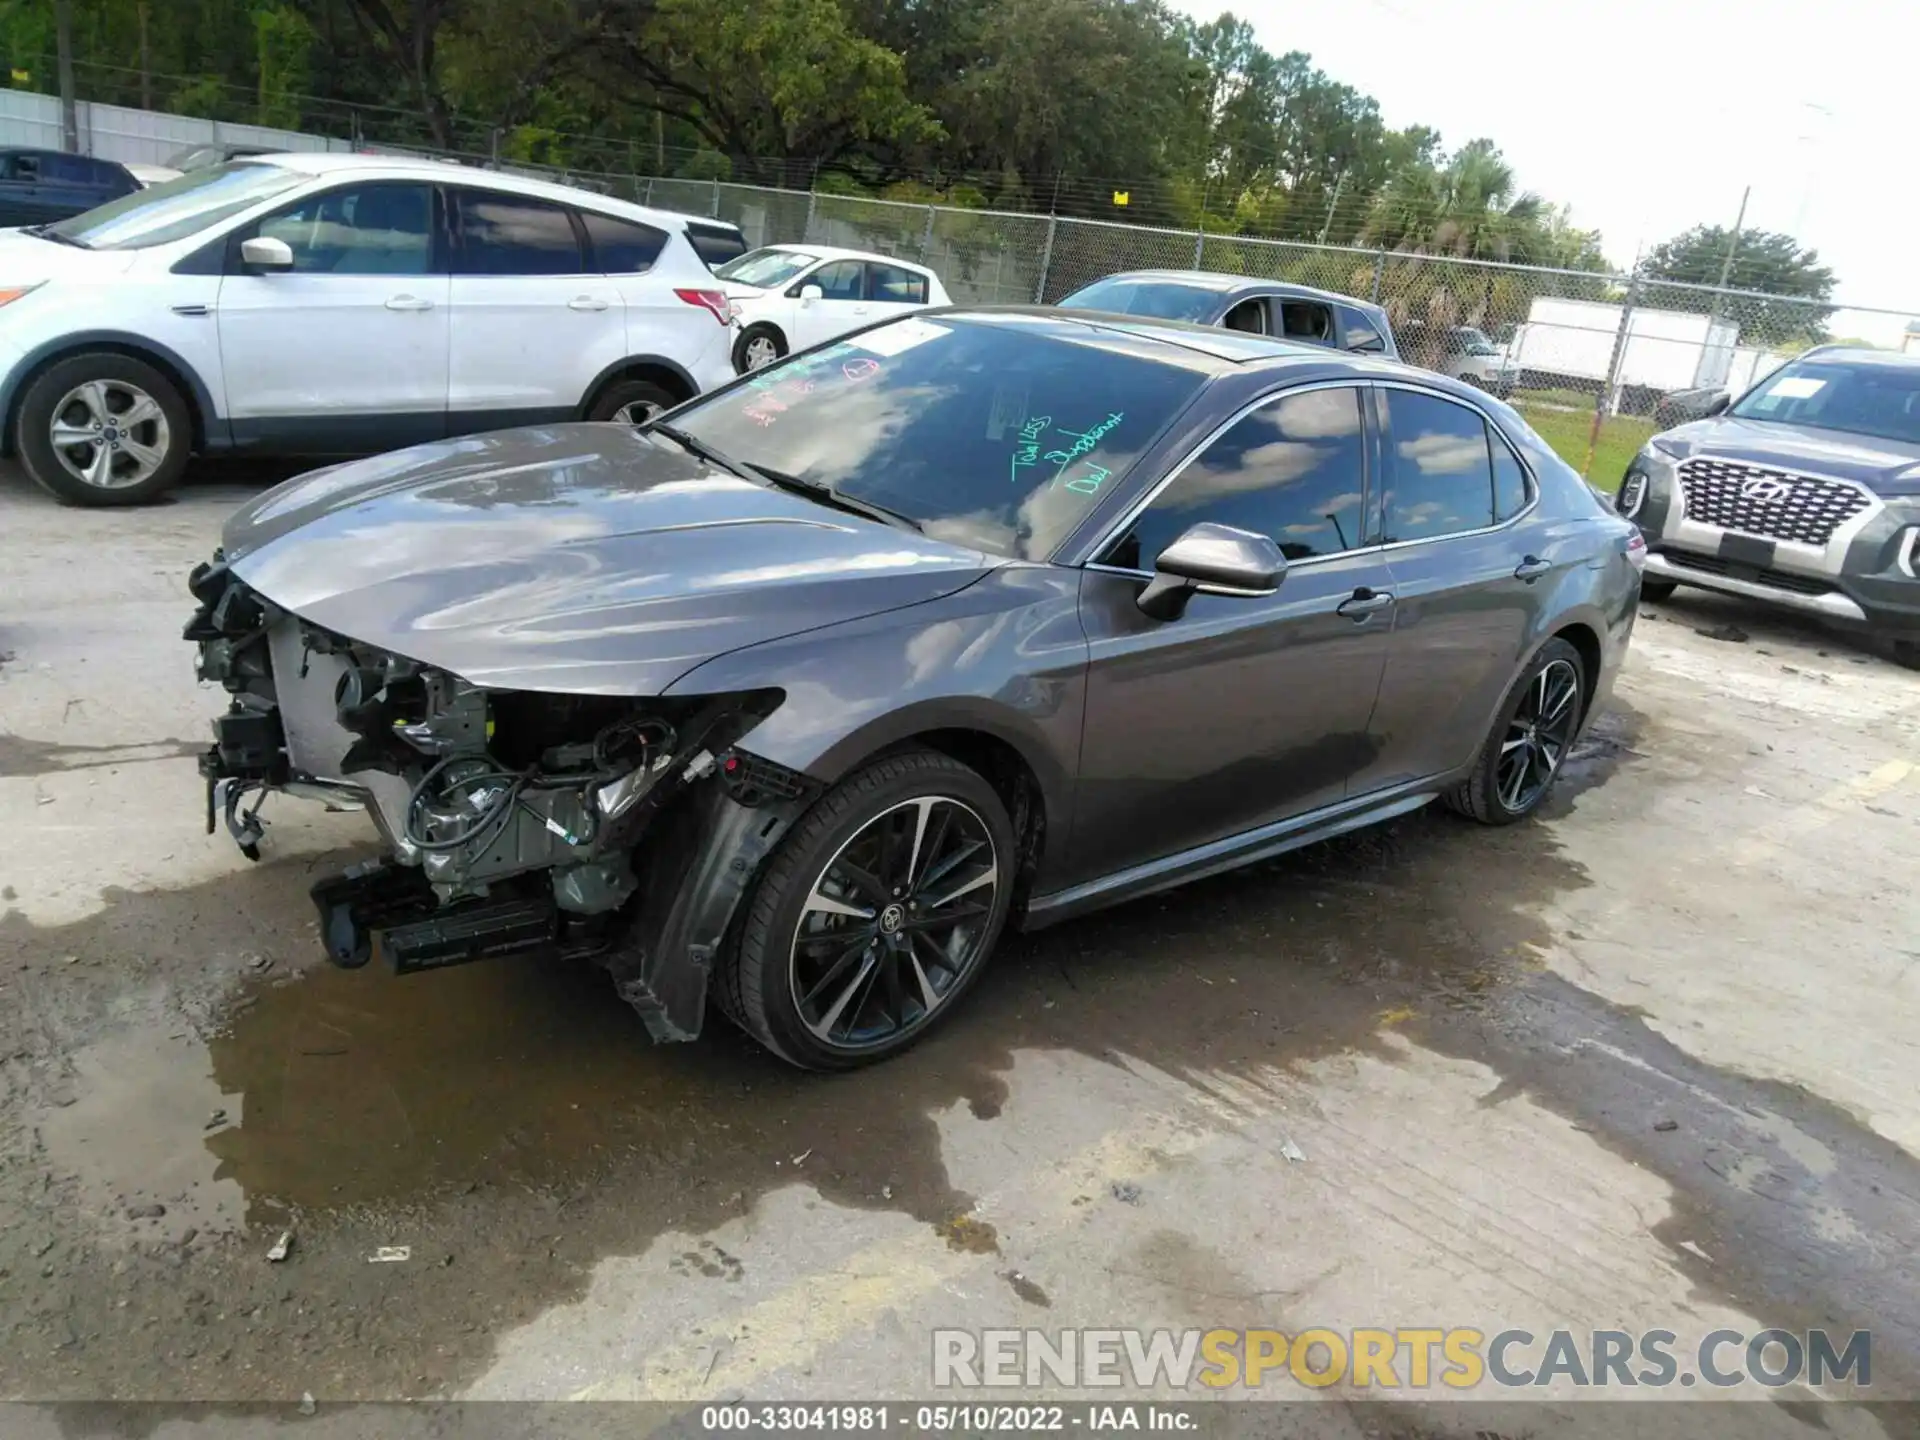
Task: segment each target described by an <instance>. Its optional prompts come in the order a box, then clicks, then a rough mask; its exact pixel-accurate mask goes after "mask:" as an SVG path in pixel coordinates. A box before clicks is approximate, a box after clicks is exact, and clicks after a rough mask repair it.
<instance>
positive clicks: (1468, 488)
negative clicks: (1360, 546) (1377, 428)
mask: <svg viewBox="0 0 1920 1440" xmlns="http://www.w3.org/2000/svg"><path fill="white" fill-rule="evenodd" d="M1380 398H1381V402H1382V406H1383V408H1384V409H1385V411H1386V414H1387V455H1388V467H1387V468H1388V474H1387V484H1386V491H1385V495H1384V501H1385V504H1384V509H1385V512H1386V539H1387V541H1388V543H1389V544H1391V543H1393V542H1395V541H1405V540H1431V539H1434V538H1436V537H1438V536H1442V535H1458V534H1462V533H1464V532H1466V531H1469V530H1485V529H1487V528H1488V527H1490V526H1491V525H1492V524H1493V517H1494V498H1493V497H1494V476H1493V461H1492V452H1491V451H1490V449H1489V448H1488V447H1489V445H1490V444H1491V443H1492V442H1493V440H1494V437H1493V436H1491V435H1489V434H1488V433H1487V422H1486V421H1485V420H1484V419H1482V418H1481V415H1480V412H1479V411H1477V410H1469V409H1468V408H1467V407H1466V406H1464V405H1458V404H1455V403H1454V402H1453V401H1451V400H1446V399H1442V398H1441V397H1440V396H1438V395H1430V394H1427V393H1426V392H1424V391H1417V390H1394V389H1383V390H1381V392H1380ZM1509 458H1511V456H1509ZM1524 483H1525V482H1524V480H1523V481H1522V484H1523V486H1524Z"/></svg>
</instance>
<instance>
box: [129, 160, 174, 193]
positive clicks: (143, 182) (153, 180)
mask: <svg viewBox="0 0 1920 1440" xmlns="http://www.w3.org/2000/svg"><path fill="white" fill-rule="evenodd" d="M127 173H128V174H129V175H131V176H133V178H134V179H135V180H138V181H139V182H140V188H141V189H142V190H151V189H152V188H153V187H154V186H156V185H164V184H165V183H166V182H167V181H169V180H178V179H179V178H180V176H181V175H182V174H184V173H185V172H184V171H180V170H176V169H174V168H173V167H172V166H171V165H142V164H140V163H139V162H137V161H129V162H128V164H127Z"/></svg>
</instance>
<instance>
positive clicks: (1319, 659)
mask: <svg viewBox="0 0 1920 1440" xmlns="http://www.w3.org/2000/svg"><path fill="white" fill-rule="evenodd" d="M1362 398H1363V397H1362V391H1361V389H1360V388H1359V387H1356V386H1353V385H1333V386H1317V387H1309V388H1305V389H1295V390H1291V391H1288V392H1284V393H1282V394H1280V395H1277V396H1273V397H1269V398H1268V399H1267V400H1265V401H1263V402H1262V403H1260V404H1259V405H1257V406H1256V407H1254V408H1253V409H1252V410H1250V411H1249V412H1247V413H1245V414H1244V415H1242V416H1241V417H1240V418H1238V419H1236V420H1234V421H1233V422H1232V423H1231V424H1230V425H1228V426H1227V427H1225V428H1224V429H1223V430H1222V431H1220V432H1219V433H1218V434H1217V435H1216V437H1215V438H1214V439H1212V440H1211V441H1209V442H1208V443H1207V444H1206V445H1205V446H1204V447H1202V449H1201V450H1200V452H1199V453H1198V454H1197V455H1196V456H1195V457H1194V458H1193V459H1192V460H1191V462H1190V463H1188V464H1187V465H1185V466H1184V468H1181V469H1179V470H1178V471H1177V472H1176V473H1175V474H1174V475H1173V477H1172V479H1171V480H1170V481H1169V482H1168V483H1167V484H1166V485H1165V487H1164V488H1163V489H1161V490H1160V491H1159V493H1158V494H1156V495H1154V496H1153V497H1152V498H1151V499H1150V500H1149V501H1148V502H1147V504H1146V506H1145V508H1144V509H1143V510H1141V512H1140V513H1139V514H1138V516H1137V517H1135V518H1133V519H1131V520H1129V521H1126V522H1124V524H1123V525H1122V527H1121V529H1120V530H1119V532H1118V534H1117V535H1116V536H1115V538H1114V539H1113V541H1112V542H1111V543H1110V544H1108V545H1107V546H1105V547H1103V549H1102V550H1101V551H1100V552H1099V558H1098V560H1097V561H1096V563H1095V564H1094V565H1093V566H1090V567H1089V568H1088V570H1087V573H1086V576H1085V580H1084V582H1083V585H1082V590H1081V612H1082V620H1083V624H1084V626H1085V629H1086V632H1087V636H1088V641H1089V645H1090V665H1089V669H1088V679H1087V698H1086V722H1085V729H1084V736H1083V741H1082V751H1081V766H1080V781H1079V795H1078V799H1077V803H1076V816H1077V818H1076V821H1075V825H1074V833H1073V839H1072V841H1071V849H1070V854H1071V859H1070V862H1069V863H1070V866H1071V868H1072V869H1073V870H1074V872H1075V876H1074V883H1077V882H1078V881H1082V880H1087V879H1091V878H1094V877H1097V876H1100V875H1104V874H1109V873H1111V872H1113V871H1115V870H1119V869H1124V868H1126V867H1127V866H1129V865H1134V864H1139V863H1142V862H1145V861H1148V860H1153V859H1157V858H1159V857H1162V856H1166V855H1171V854H1175V853H1177V852H1180V851H1183V850H1188V849H1191V848H1192V847H1194V846H1198V845H1204V844H1207V843H1208V842H1210V841H1215V840H1220V839H1223V838H1225V837H1228V836H1232V835H1236V834H1240V833H1242V832H1245V831H1248V830H1253V829H1256V828H1258V827H1260V826H1263V825H1268V824H1271V823H1273V822H1275V821H1279V820H1283V819H1286V818H1288V817H1290V816H1295V815H1299V814H1302V813H1305V812H1307V811H1310V810H1314V809H1318V808H1320V807H1322V806H1326V805H1331V804H1334V803H1336V802H1338V801H1339V800H1341V799H1342V798H1343V797H1344V796H1345V794H1346V793H1347V782H1348V778H1349V777H1350V776H1351V775H1353V774H1355V773H1356V772H1358V771H1360V770H1361V769H1363V768H1364V767H1365V766H1366V765H1367V764H1368V763H1370V761H1371V759H1372V751H1371V748H1370V742H1369V738H1368V737H1369V722H1370V719H1371V716H1372V713H1373V707H1374V700H1375V697H1376V695H1377V693H1378V691H1379V688H1380V677H1381V673H1382V671H1383V669H1384V668H1385V665H1386V657H1387V650H1388V646H1389V642H1390V637H1391V633H1392V628H1393V602H1392V592H1391V590H1390V588H1389V581H1388V575H1387V566H1386V562H1385V560H1384V559H1383V558H1382V556H1381V554H1380V551H1379V549H1378V547H1377V546H1374V545H1372V544H1370V543H1369V541H1370V537H1369V536H1368V535H1367V534H1366V533H1365V529H1366V515H1367V503H1366V494H1367V489H1368V485H1369V479H1368V471H1369V468H1370V466H1369V453H1370V451H1371V449H1372V445H1371V443H1370V438H1369V435H1368V431H1367V428H1366V425H1365V421H1364V413H1365V412H1364V408H1363V406H1362V403H1361V402H1362ZM1201 521H1214V522H1217V523H1219V524H1223V525H1231V526H1235V527H1237V528H1239V529H1243V530H1252V531H1256V532H1259V533H1261V534H1266V535H1270V536H1272V537H1273V538H1274V540H1275V541H1276V542H1277V543H1278V544H1279V546H1280V549H1281V553H1282V554H1283V555H1285V556H1286V557H1287V560H1288V568H1287V572H1286V575H1285V577H1284V578H1283V579H1282V581H1281V583H1280V586H1279V589H1278V590H1277V591H1276V592H1275V593H1274V594H1272V595H1270V596H1264V597H1246V598H1241V597H1228V596H1211V595H1200V596H1196V597H1194V599H1193V600H1192V602H1191V603H1190V604H1189V605H1188V607H1187V611H1186V613H1185V615H1183V616H1182V617H1181V618H1180V619H1178V620H1172V621H1165V622H1159V621H1154V620H1151V619H1149V618H1147V617H1146V616H1145V615H1143V614H1142V613H1141V612H1140V609H1139V607H1138V606H1137V605H1136V604H1135V600H1136V597H1137V596H1138V594H1139V591H1140V582H1141V579H1142V578H1143V577H1144V576H1145V575H1146V574H1147V573H1148V572H1149V571H1150V570H1151V569H1152V566H1153V559H1154V557H1155V556H1156V555H1158V554H1159V553H1160V551H1161V550H1163V549H1165V548H1166V546H1167V545H1168V544H1170V543H1171V542H1172V541H1173V540H1174V539H1176V538H1177V537H1178V536H1179V535H1181V534H1182V533H1184V532H1185V531H1186V530H1187V529H1189V528H1190V527H1191V526H1193V525H1196V524H1198V523H1200V522H1201Z"/></svg>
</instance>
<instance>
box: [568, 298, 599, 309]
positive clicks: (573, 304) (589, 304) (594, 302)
mask: <svg viewBox="0 0 1920 1440" xmlns="http://www.w3.org/2000/svg"><path fill="white" fill-rule="evenodd" d="M567 308H568V309H569V310H604V309H606V308H607V302H606V301H604V300H602V299H601V298H600V297H599V296H597V295H576V296H574V297H573V299H571V300H569V301H568V302H567Z"/></svg>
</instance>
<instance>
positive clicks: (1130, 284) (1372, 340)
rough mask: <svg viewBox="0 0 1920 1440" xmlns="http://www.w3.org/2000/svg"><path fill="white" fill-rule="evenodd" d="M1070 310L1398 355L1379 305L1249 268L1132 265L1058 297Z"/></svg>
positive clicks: (1391, 330) (1361, 352) (1384, 314)
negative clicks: (1224, 270) (1219, 270)
mask: <svg viewBox="0 0 1920 1440" xmlns="http://www.w3.org/2000/svg"><path fill="white" fill-rule="evenodd" d="M1060 306H1061V308H1062V309H1066V310H1105V311H1109V312H1111V313H1113V314H1116V315H1142V316H1151V317H1153V318H1156V319H1160V320H1185V321H1188V322H1189V323H1191V324H1195V325H1219V326H1222V327H1224V328H1226V329H1228V330H1239V331H1241V332H1243V333H1245V334H1248V335H1272V336H1274V337H1276V338H1278V339H1282V340H1295V341H1299V342H1301V343H1302V344H1307V345H1324V346H1326V347H1327V348H1328V349H1331V350H1347V351H1351V352H1353V353H1354V354H1358V355H1384V356H1386V357H1387V358H1388V359H1390V360H1391V359H1397V358H1398V357H1399V354H1400V350H1399V347H1398V346H1397V345H1396V344H1395V343H1394V339H1393V327H1392V326H1391V325H1389V324H1388V323H1387V312H1386V311H1384V310H1382V309H1381V308H1380V307H1379V306H1378V305H1371V304H1368V303H1367V302H1366V301H1365V300H1356V299H1354V298H1353V297H1352V296H1350V295H1335V294H1333V293H1332V292H1331V291H1327V290H1311V289H1308V288H1307V287H1306V286H1305V285H1288V284H1284V283H1282V282H1280V281H1277V280H1257V279H1254V278H1252V277H1250V276H1246V275H1216V274H1214V273H1213V272H1212V271H1210V270H1130V271H1127V272H1125V273H1124V274H1119V275H1109V276H1107V278H1106V279H1104V280H1096V281H1094V282H1093V284H1091V285H1088V286H1086V287H1084V288H1083V289H1080V290H1076V291H1074V292H1073V294H1071V295H1069V296H1067V297H1066V299H1064V300H1062V301H1060Z"/></svg>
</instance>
